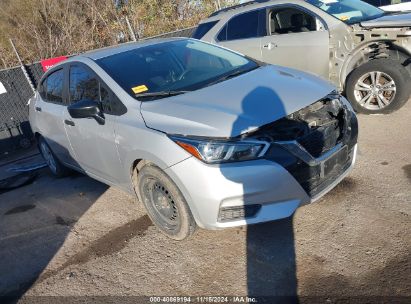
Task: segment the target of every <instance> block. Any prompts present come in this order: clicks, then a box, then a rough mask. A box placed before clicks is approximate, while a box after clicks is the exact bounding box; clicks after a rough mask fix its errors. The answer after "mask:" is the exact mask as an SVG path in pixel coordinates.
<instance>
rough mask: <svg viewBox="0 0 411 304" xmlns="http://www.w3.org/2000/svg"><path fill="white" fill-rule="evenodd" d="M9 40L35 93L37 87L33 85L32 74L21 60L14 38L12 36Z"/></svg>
mask: <svg viewBox="0 0 411 304" xmlns="http://www.w3.org/2000/svg"><path fill="white" fill-rule="evenodd" d="M9 40H10V43H11V46H12V47H13V50H14V53H15V54H16V56H17V59H18V61H19V63H20V66H21V70H22V71H23V74H24V77H26V79H27V82H28V83H29V85H30V87H31V89H32V90H33V93H35V92H36V89H35V88H34V85H33V82H32V81H31V78H30V76H29V73H28V72H27V69H26V66H25V65H24V64H23V61H22V60H21V58H20V55H19V53H18V52H17V49H16V46H15V45H14V42H13V40H12V39H11V38H10V39H9Z"/></svg>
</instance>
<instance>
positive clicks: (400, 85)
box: [346, 59, 411, 114]
mask: <svg viewBox="0 0 411 304" xmlns="http://www.w3.org/2000/svg"><path fill="white" fill-rule="evenodd" d="M410 80H411V77H410V74H409V73H408V71H407V69H406V68H405V67H404V66H403V65H402V64H401V63H400V62H398V61H396V60H391V59H376V60H371V61H369V62H367V63H365V64H363V65H361V66H359V67H358V68H356V69H355V70H354V71H353V72H352V73H351V74H350V75H349V77H348V79H347V85H346V95H347V98H348V100H349V101H350V102H351V104H352V106H353V108H354V109H355V110H356V111H357V112H360V113H364V114H387V113H391V112H393V111H395V110H398V109H399V108H401V107H402V106H403V105H404V104H405V103H406V102H407V100H408V99H409V97H410V94H411V86H410Z"/></svg>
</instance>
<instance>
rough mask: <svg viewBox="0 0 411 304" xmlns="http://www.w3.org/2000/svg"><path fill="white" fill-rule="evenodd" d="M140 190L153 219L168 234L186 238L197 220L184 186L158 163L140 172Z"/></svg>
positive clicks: (177, 237) (193, 229)
mask: <svg viewBox="0 0 411 304" xmlns="http://www.w3.org/2000/svg"><path fill="white" fill-rule="evenodd" d="M138 190H139V194H140V197H141V200H142V201H143V204H144V206H145V207H146V210H147V213H148V216H149V217H150V218H151V220H152V221H153V223H154V224H155V225H156V226H157V227H158V228H159V229H160V231H161V232H163V233H164V234H165V235H167V236H168V237H170V238H172V239H174V240H183V239H185V238H187V237H188V236H190V235H192V234H193V233H194V231H195V229H196V226H197V225H196V223H195V221H194V218H193V216H192V215H191V212H190V208H189V207H188V205H187V202H186V201H185V199H184V197H183V195H182V194H181V192H180V190H179V189H178V188H177V186H176V185H175V184H174V182H173V181H172V180H171V179H170V178H169V177H168V176H167V175H166V174H165V173H164V172H163V171H162V170H161V169H160V168H158V167H156V166H154V165H150V164H149V165H145V166H144V167H143V168H142V169H141V170H140V172H139V174H138Z"/></svg>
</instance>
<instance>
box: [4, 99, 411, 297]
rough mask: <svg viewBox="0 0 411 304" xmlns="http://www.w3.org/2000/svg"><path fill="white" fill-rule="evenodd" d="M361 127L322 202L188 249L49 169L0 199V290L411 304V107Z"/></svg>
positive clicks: (91, 185)
mask: <svg viewBox="0 0 411 304" xmlns="http://www.w3.org/2000/svg"><path fill="white" fill-rule="evenodd" d="M359 122H360V138H359V155H358V160H357V164H356V167H355V169H354V171H353V172H352V174H351V175H350V176H349V177H348V178H346V179H345V180H344V181H343V182H342V183H341V184H340V185H338V186H337V187H336V188H335V189H334V190H333V191H331V192H330V193H329V194H327V195H326V196H325V197H324V198H322V199H321V200H320V201H318V202H316V203H314V204H311V205H307V206H304V207H301V208H299V209H298V210H297V212H296V213H295V215H294V216H293V217H292V218H290V219H287V220H282V221H277V222H271V223H267V224H262V225H255V226H250V227H248V228H238V229H227V230H222V231H205V230H199V231H198V232H197V233H196V234H195V235H194V236H193V237H191V238H190V239H188V240H186V241H182V242H176V241H172V240H170V239H168V238H167V237H165V236H163V235H162V234H161V233H160V232H159V231H158V230H157V229H156V228H155V227H154V226H153V225H152V223H151V222H150V220H149V219H148V217H147V216H146V215H145V212H144V210H143V209H142V207H141V205H140V204H139V203H138V202H137V201H136V200H135V198H134V197H131V196H129V195H127V194H124V193H123V192H121V191H120V190H118V189H115V188H109V187H108V186H106V185H103V184H101V183H99V182H97V181H94V180H92V179H90V178H88V177H86V176H82V175H79V174H76V175H73V176H71V177H68V178H64V179H54V178H52V177H51V176H50V175H48V173H47V170H45V169H43V170H41V171H39V176H38V178H37V179H36V181H35V182H34V183H33V184H31V185H28V186H25V187H23V188H20V189H17V190H14V191H10V192H6V193H2V194H0V295H14V296H17V297H20V299H21V300H22V301H24V299H26V300H27V299H30V297H32V296H39V295H42V296H45V295H46V296H47V295H49V296H85V295H87V296H101V295H109V296H119V295H121V296H135V295H146V296H152V295H159V296H171V295H180V296H181V295H191V296H195V295H200V296H210V295H230V296H235V295H251V296H262V295H276V296H296V295H297V296H298V297H299V299H300V302H301V303H304V302H305V299H309V298H308V297H317V298H316V299H318V302H324V301H325V302H326V303H331V302H332V301H333V299H352V297H360V299H361V297H365V298H363V299H375V300H376V301H377V300H378V301H380V300H381V299H385V300H384V301H383V302H385V301H386V302H387V303H388V302H392V299H393V298H392V297H399V298H397V299H399V300H400V301H408V300H409V301H411V279H410V278H411V266H410V264H411V254H410V253H411V222H410V214H411V134H410V133H411V102H409V103H408V104H407V105H406V106H405V107H403V108H402V109H401V110H400V111H398V112H396V113H393V114H391V115H386V116H364V115H360V116H359ZM403 296H407V297H408V298H402V297H403ZM21 297H22V298H21ZM374 297H375V298H374ZM380 297H387V298H380ZM32 299H33V298H32ZM371 302H373V301H371Z"/></svg>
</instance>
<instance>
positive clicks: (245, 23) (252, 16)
mask: <svg viewBox="0 0 411 304" xmlns="http://www.w3.org/2000/svg"><path fill="white" fill-rule="evenodd" d="M260 13H261V10H255V11H251V12H248V13H244V14H241V15H238V16H235V17H233V18H232V19H230V20H229V21H228V23H227V24H226V25H225V26H224V27H223V29H222V30H221V32H220V33H219V34H218V36H217V39H218V40H219V41H229V40H237V39H248V38H257V37H261V36H263V35H262V31H261V26H262V24H260V22H259V19H260Z"/></svg>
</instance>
